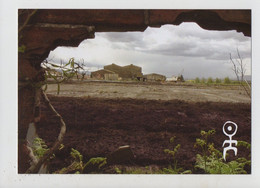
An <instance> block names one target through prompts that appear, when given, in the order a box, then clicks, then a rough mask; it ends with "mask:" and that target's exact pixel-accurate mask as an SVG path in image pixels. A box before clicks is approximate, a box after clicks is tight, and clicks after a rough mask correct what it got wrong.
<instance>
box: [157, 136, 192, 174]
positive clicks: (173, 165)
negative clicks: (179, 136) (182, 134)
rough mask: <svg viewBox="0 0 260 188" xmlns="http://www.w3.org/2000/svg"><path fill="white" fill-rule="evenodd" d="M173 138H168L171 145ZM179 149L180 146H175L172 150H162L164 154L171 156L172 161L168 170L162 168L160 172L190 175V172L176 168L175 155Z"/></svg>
mask: <svg viewBox="0 0 260 188" xmlns="http://www.w3.org/2000/svg"><path fill="white" fill-rule="evenodd" d="M175 138H176V137H175V136H174V137H171V138H170V143H171V144H173V143H174V140H175ZM180 147H181V145H180V144H177V145H176V146H175V147H174V148H173V150H170V149H165V150H164V153H166V154H169V155H171V157H172V161H171V163H170V165H169V167H168V168H163V170H162V173H163V174H180V173H184V174H191V173H192V172H191V171H190V170H188V171H184V170H183V169H182V168H178V167H177V164H178V161H177V159H176V154H177V152H178V150H179V149H180Z"/></svg>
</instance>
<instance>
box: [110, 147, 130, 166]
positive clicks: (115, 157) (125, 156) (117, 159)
mask: <svg viewBox="0 0 260 188" xmlns="http://www.w3.org/2000/svg"><path fill="white" fill-rule="evenodd" d="M133 158H134V154H133V152H132V150H131V148H130V146H129V145H126V146H120V147H119V148H118V149H117V150H116V151H114V152H113V153H111V154H110V155H109V156H108V157H107V163H108V164H120V163H123V162H128V161H131V160H132V159H133Z"/></svg>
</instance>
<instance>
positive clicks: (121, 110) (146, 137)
mask: <svg viewBox="0 0 260 188" xmlns="http://www.w3.org/2000/svg"><path fill="white" fill-rule="evenodd" d="M72 92H73V91H72ZM74 92H75V91H74ZM48 96H49V97H50V100H51V101H52V103H53V106H54V107H55V108H56V110H57V111H58V112H59V113H60V114H61V115H62V116H63V118H64V121H65V123H66V124H67V133H66V136H65V138H64V145H65V148H64V149H63V150H61V151H58V152H57V153H56V157H55V159H53V160H52V161H51V162H50V165H49V166H50V169H49V170H50V172H54V171H55V170H58V169H61V168H63V167H65V166H68V165H69V164H70V160H71V159H70V155H69V153H70V150H71V148H74V149H77V150H78V151H80V153H81V154H82V155H83V156H84V159H83V161H84V162H87V161H88V159H90V158H91V157H100V156H102V157H106V156H107V155H108V154H110V153H111V152H113V151H114V150H116V149H117V148H118V147H119V146H123V145H130V147H131V148H132V151H133V153H134V155H135V158H134V160H133V161H132V162H131V163H127V164H123V165H125V166H142V167H145V166H147V165H150V166H156V167H158V168H161V167H167V166H168V164H169V162H170V159H171V158H170V156H168V155H167V154H165V153H164V151H163V150H164V149H166V148H168V149H172V148H173V146H175V145H177V144H181V147H180V150H179V151H178V153H177V156H176V158H177V160H178V166H179V167H182V168H184V169H186V170H188V169H189V170H192V172H193V173H201V172H200V171H197V170H196V169H194V164H195V157H196V154H197V153H200V150H199V149H198V148H194V144H195V141H196V138H199V137H200V131H201V130H205V131H208V130H211V129H215V130H216V134H215V135H214V136H212V138H211V139H210V142H213V143H214V144H215V147H216V148H217V149H219V150H220V151H222V150H223V148H222V143H223V141H224V140H226V139H228V137H227V136H225V135H224V134H223V132H222V127H223V124H224V123H225V122H226V121H228V120H230V121H233V122H235V123H237V124H238V131H237V133H236V135H235V136H234V137H233V139H235V140H242V141H247V142H249V143H251V104H250V103H248V102H243V103H230V102H216V101H215V102H212V101H202V102H193V101H192V100H191V101H183V100H150V99H139V98H134V99H133V98H117V97H116V98H102V97H99V98H96V97H95V98H94V97H82V96H81V97H76V96H74V97H71V96H54V95H48ZM191 96H192V95H191ZM41 108H42V118H41V122H40V125H39V127H38V133H39V136H40V137H41V138H43V139H44V140H45V141H46V143H47V145H49V146H51V145H52V143H53V142H54V140H55V139H56V137H57V136H58V133H59V130H60V129H59V124H58V119H57V117H55V116H54V115H53V114H52V113H51V112H50V111H49V110H48V109H47V107H46V106H44V105H42V107H41ZM173 136H176V139H175V142H174V144H173V145H172V144H171V143H170V142H169V139H170V138H171V137H173ZM249 154H250V151H249V150H247V149H245V148H243V147H238V155H237V156H233V155H232V152H230V156H229V159H228V160H231V159H235V158H238V157H246V158H248V155H249ZM247 172H248V173H250V172H251V169H250V168H248V169H247ZM103 173H115V172H113V171H111V169H108V170H107V171H104V172H103Z"/></svg>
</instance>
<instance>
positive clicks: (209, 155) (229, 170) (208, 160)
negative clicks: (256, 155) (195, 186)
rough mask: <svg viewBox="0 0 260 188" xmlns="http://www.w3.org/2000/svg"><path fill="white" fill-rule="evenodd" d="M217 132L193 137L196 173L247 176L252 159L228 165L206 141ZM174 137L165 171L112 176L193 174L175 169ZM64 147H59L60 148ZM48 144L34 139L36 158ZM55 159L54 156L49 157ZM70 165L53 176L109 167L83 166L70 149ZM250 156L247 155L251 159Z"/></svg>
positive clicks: (93, 162)
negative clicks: (196, 149)
mask: <svg viewBox="0 0 260 188" xmlns="http://www.w3.org/2000/svg"><path fill="white" fill-rule="evenodd" d="M215 133H216V131H215V130H209V131H204V130H202V131H201V132H200V135H201V136H200V138H196V142H195V144H194V147H195V148H198V153H197V154H196V163H195V166H194V169H195V170H199V169H200V170H203V171H204V173H206V174H246V173H247V172H246V170H245V167H246V166H250V165H251V160H248V159H246V158H237V159H236V160H232V161H230V162H226V161H224V159H223V155H222V152H220V151H219V150H217V149H216V148H215V146H214V144H213V143H211V142H209V140H210V139H211V137H212V136H213V135H214V134H215ZM175 138H176V137H175V136H173V137H171V138H170V140H169V142H170V144H172V149H165V150H164V153H165V154H167V155H170V156H171V160H170V164H169V166H168V167H167V168H162V169H159V168H154V167H151V166H146V167H122V166H121V167H120V166H115V167H114V173H116V174H192V171H191V170H183V168H181V167H179V166H178V160H177V157H176V156H177V153H178V151H179V149H180V148H181V145H180V144H174V143H175ZM237 147H244V148H245V149H249V150H250V149H251V144H249V143H247V142H245V141H238V144H237ZM62 148H64V145H63V144H61V146H60V148H59V149H62ZM48 150H49V149H48V147H47V145H46V144H45V143H44V141H43V140H42V139H41V138H36V139H35V140H34V144H33V152H34V154H35V156H36V157H37V158H40V157H42V156H43V155H44V154H45V153H46V152H47V151H48ZM54 157H55V156H54V155H53V157H52V158H54ZM70 157H71V164H70V165H69V166H67V167H64V168H62V169H61V170H58V171H56V172H54V173H56V174H68V173H75V174H81V173H103V172H104V168H105V167H108V165H107V160H106V158H104V157H96V158H91V159H89V160H88V161H87V162H86V163H84V162H83V156H82V154H81V153H80V152H79V151H78V150H76V149H73V148H71V152H70ZM250 157H251V155H249V156H248V158H250Z"/></svg>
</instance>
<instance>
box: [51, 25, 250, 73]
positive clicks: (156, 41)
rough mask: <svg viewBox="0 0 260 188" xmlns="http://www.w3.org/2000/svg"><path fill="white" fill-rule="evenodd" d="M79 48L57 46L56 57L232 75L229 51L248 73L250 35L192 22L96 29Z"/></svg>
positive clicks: (160, 70)
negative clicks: (133, 29) (106, 30)
mask: <svg viewBox="0 0 260 188" xmlns="http://www.w3.org/2000/svg"><path fill="white" fill-rule="evenodd" d="M95 35H96V37H95V39H89V40H85V41H83V42H82V43H81V44H80V45H79V47H78V48H64V47H63V48H61V47H59V48H57V49H55V50H54V51H53V52H51V54H50V56H49V57H50V58H51V57H55V59H56V60H57V59H59V58H61V59H67V60H68V59H69V58H71V57H75V59H76V60H80V59H84V62H86V64H87V66H89V67H92V68H93V67H95V69H98V68H102V67H103V66H104V65H107V64H111V63H117V64H119V65H127V64H131V63H132V64H136V65H138V66H141V67H142V68H143V72H144V73H151V72H156V73H160V74H164V75H166V76H171V75H176V74H178V73H180V72H181V70H182V69H184V76H186V77H189V78H190V77H197V76H198V77H210V76H211V77H225V76H229V77H234V74H233V72H232V65H231V63H229V53H231V54H232V57H233V58H237V53H236V50H237V49H239V52H240V55H241V57H242V58H243V59H244V62H246V64H247V74H251V71H250V69H251V68H250V67H251V38H250V37H245V36H244V35H243V34H241V33H237V32H236V31H207V30H203V29H201V28H200V27H199V26H198V25H197V24H195V23H183V24H181V25H180V26H173V25H165V26H162V27H161V28H147V29H146V31H145V32H122V33H120V32H111V33H96V34H95Z"/></svg>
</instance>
